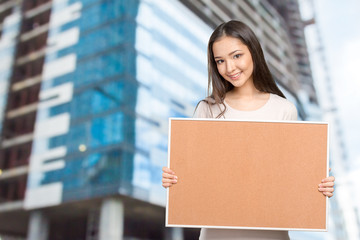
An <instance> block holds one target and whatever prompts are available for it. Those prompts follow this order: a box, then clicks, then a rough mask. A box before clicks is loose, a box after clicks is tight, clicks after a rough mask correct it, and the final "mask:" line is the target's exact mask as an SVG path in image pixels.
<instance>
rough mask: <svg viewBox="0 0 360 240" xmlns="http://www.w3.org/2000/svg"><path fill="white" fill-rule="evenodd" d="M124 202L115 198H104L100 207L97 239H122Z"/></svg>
mask: <svg viewBox="0 0 360 240" xmlns="http://www.w3.org/2000/svg"><path fill="white" fill-rule="evenodd" d="M123 233H124V204H123V202H122V201H121V200H119V199H115V198H108V199H104V200H103V202H102V204H101V209H100V226H99V240H122V239H123Z"/></svg>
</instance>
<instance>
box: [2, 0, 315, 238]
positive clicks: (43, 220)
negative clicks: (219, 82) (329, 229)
mask: <svg viewBox="0 0 360 240" xmlns="http://www.w3.org/2000/svg"><path fill="white" fill-rule="evenodd" d="M271 2H272V1H269V2H268V1H255V0H244V1H232V0H229V1H205V0H199V1H190V0H179V1H178V0H173V1H161V0H153V1H151V0H131V1H127V0H121V1H110V0H52V1H51V0H36V1H27V0H26V1H25V0H24V1H21V0H8V1H1V4H0V20H1V37H0V54H1V56H3V57H2V60H1V61H3V64H2V65H1V66H0V72H1V73H2V74H1V79H0V84H1V90H0V112H1V114H0V116H1V117H0V121H1V147H0V169H1V170H0V171H1V174H0V222H1V224H0V234H2V236H3V238H5V237H6V236H16V237H19V238H20V239H24V238H27V239H31V240H32V239H36V240H43V239H44V240H45V239H87V240H90V239H94V240H95V239H107V240H110V239H175V238H176V239H178V238H180V239H187V238H189V239H191V238H194V236H195V237H196V235H197V234H198V230H196V229H186V230H181V229H165V227H164V221H165V210H164V206H165V201H166V191H165V190H164V189H163V188H162V187H161V174H162V170H161V169H162V167H163V166H165V165H166V164H167V142H168V141H167V131H168V117H191V116H192V114H193V111H194V107H195V106H196V104H197V103H198V101H199V100H200V99H202V98H204V97H205V96H206V87H207V69H206V62H207V59H206V57H207V56H206V47H207V46H206V45H207V40H208V38H209V36H210V34H211V32H212V29H213V28H214V27H215V26H217V25H218V24H219V23H221V22H223V21H228V20H230V19H238V20H241V21H244V22H245V23H247V24H249V25H250V26H251V27H252V28H253V29H254V31H255V33H256V35H257V36H258V38H259V39H260V42H261V44H262V46H263V49H264V52H265V56H266V59H267V62H268V64H269V67H270V70H271V72H272V74H273V76H274V78H275V79H276V81H277V82H278V84H279V86H280V87H281V89H282V90H283V91H284V93H285V95H286V96H287V98H288V99H290V100H291V101H292V102H294V103H295V104H296V106H297V108H298V111H299V116H300V118H301V119H308V118H310V117H311V114H309V111H308V108H306V107H305V106H306V105H305V104H304V101H303V99H304V97H303V95H304V93H305V95H306V96H305V99H310V100H311V101H310V102H311V103H313V104H312V105H313V106H314V107H316V93H315V92H314V91H313V90H311V91H308V89H313V87H312V81H311V80H309V78H310V76H307V78H306V80H304V79H305V78H302V76H303V75H301V74H302V73H303V72H304V71H302V70H301V69H300V68H304V66H300V65H301V64H299V58H300V57H301V58H306V56H305V57H304V56H302V55H301V54H299V53H298V52H296V51H295V49H297V48H296V45H294V38H293V37H292V36H291V34H289V33H290V32H292V29H290V28H289V26H288V24H287V21H286V19H285V18H284V17H283V16H282V15H281V14H280V13H281V12H280V11H278V8H279V6H277V5H275V4H271ZM297 30H298V31H300V30H301V29H300V30H299V29H297ZM302 63H303V65H304V64H305V65H306V64H308V62H306V61H305V62H304V61H303V62H302ZM306 74H308V72H307V73H306ZM299 79H303V80H304V81H305V82H306V84H305V85H304V84H303V82H304V81H299ZM303 86H305V87H303ZM309 86H310V87H309ZM300 92H302V95H301V96H302V97H299V96H300V95H299V93H300ZM139 229H140V230H139ZM0 236H1V235H0ZM4 236H5V237H4Z"/></svg>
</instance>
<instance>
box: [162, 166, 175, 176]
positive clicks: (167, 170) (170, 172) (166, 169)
mask: <svg viewBox="0 0 360 240" xmlns="http://www.w3.org/2000/svg"><path fill="white" fill-rule="evenodd" d="M162 170H163V172H166V173H169V174H173V175H174V174H175V172H174V171H173V170H171V169H170V168H168V167H163V168H162Z"/></svg>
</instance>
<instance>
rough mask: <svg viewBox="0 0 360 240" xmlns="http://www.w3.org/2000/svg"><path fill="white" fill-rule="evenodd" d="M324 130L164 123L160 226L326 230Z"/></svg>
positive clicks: (305, 125) (299, 125)
mask: <svg viewBox="0 0 360 240" xmlns="http://www.w3.org/2000/svg"><path fill="white" fill-rule="evenodd" d="M328 165H329V164H328V124H327V123H311V122H254V121H238V120H214V119H170V127H169V159H168V166H169V167H170V168H171V169H172V170H173V171H174V172H175V173H176V175H177V176H178V183H177V184H175V185H174V186H172V187H170V188H169V189H168V199H167V206H166V226H170V227H171V226H173V227H209V228H239V229H274V230H313V231H326V229H327V201H328V200H327V198H326V197H325V196H324V195H323V194H322V193H320V192H319V191H318V184H319V183H320V182H321V179H323V178H325V177H327V176H328Z"/></svg>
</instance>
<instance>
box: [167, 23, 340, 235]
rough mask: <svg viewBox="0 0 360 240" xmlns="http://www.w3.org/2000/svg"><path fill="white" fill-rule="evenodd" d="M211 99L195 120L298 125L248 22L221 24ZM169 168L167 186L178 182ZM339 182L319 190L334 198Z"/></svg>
mask: <svg viewBox="0 0 360 240" xmlns="http://www.w3.org/2000/svg"><path fill="white" fill-rule="evenodd" d="M208 71H209V83H208V86H209V97H207V98H206V99H204V100H202V101H200V103H199V104H198V106H197V108H196V111H195V117H198V118H227V119H247V120H251V119H252V120H297V110H296V108H295V106H294V105H293V104H292V103H291V102H290V101H288V100H286V99H285V96H284V94H283V93H282V92H281V91H280V89H279V88H278V87H277V85H276V83H275V81H274V80H273V78H272V76H271V73H270V71H269V68H268V66H267V64H266V62H265V59H264V55H263V51H262V48H261V46H260V43H259V41H258V40H257V38H256V36H255V34H254V33H253V32H252V30H251V29H250V28H249V27H248V26H247V25H245V24H244V23H242V22H239V21H234V20H232V21H229V22H226V23H223V24H221V25H219V26H218V27H217V28H216V29H215V31H214V32H213V34H212V35H211V37H210V39H209V44H208ZM177 180H178V178H177V176H176V175H175V173H174V172H173V171H172V170H171V169H169V168H167V167H164V168H163V179H162V183H163V184H162V185H163V186H164V187H165V188H167V187H171V186H172V185H174V184H176V183H177ZM334 181H335V178H334V177H328V178H325V179H322V181H321V183H320V184H319V186H318V190H319V191H320V192H322V194H324V195H325V196H328V197H331V196H332V195H333V191H334V188H333V187H334ZM200 239H289V237H288V232H287V231H265V230H264V231H260V230H259V231H256V230H228V229H201V233H200Z"/></svg>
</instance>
